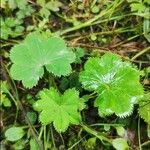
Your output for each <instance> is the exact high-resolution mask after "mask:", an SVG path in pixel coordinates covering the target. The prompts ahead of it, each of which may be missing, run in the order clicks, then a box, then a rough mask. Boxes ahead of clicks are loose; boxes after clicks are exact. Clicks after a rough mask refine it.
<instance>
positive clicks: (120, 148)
mask: <svg viewBox="0 0 150 150" xmlns="http://www.w3.org/2000/svg"><path fill="white" fill-rule="evenodd" d="M112 144H113V147H114V148H116V150H127V149H128V148H129V146H128V144H127V141H126V140H125V139H123V138H117V139H114V140H113V141H112Z"/></svg>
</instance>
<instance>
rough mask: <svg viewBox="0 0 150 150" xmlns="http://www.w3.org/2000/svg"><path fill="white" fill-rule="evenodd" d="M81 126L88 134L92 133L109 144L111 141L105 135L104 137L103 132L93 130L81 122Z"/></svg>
mask: <svg viewBox="0 0 150 150" xmlns="http://www.w3.org/2000/svg"><path fill="white" fill-rule="evenodd" d="M81 126H82V128H83V129H84V130H85V131H86V132H88V133H89V134H92V135H94V136H95V137H97V138H98V139H100V140H101V141H106V142H108V143H109V144H112V141H111V140H110V139H108V138H107V137H105V135H104V134H102V133H99V132H97V131H96V130H93V129H92V128H90V127H88V126H87V125H84V124H81Z"/></svg>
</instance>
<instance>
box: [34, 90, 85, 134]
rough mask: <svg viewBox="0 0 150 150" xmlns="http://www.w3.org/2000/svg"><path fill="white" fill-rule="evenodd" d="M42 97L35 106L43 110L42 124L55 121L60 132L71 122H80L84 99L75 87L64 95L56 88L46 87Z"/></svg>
mask: <svg viewBox="0 0 150 150" xmlns="http://www.w3.org/2000/svg"><path fill="white" fill-rule="evenodd" d="M40 98H41V99H40V100H39V101H37V102H36V103H35V105H34V108H35V109H36V110H38V111H40V112H41V113H40V116H39V120H40V121H41V122H42V124H45V125H47V124H50V123H51V122H53V125H54V127H55V129H56V130H57V131H58V132H64V131H65V130H66V129H67V128H68V126H69V124H79V123H80V121H81V116H80V113H79V110H81V108H82V107H83V99H80V98H79V92H77V91H76V90H75V89H69V90H67V91H66V92H65V93H64V94H63V95H59V93H58V92H57V90H56V89H54V88H50V89H49V90H48V89H45V90H43V91H41V92H40Z"/></svg>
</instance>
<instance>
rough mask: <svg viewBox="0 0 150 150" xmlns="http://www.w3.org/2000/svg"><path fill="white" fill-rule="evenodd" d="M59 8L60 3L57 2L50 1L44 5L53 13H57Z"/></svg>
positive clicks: (55, 0)
mask: <svg viewBox="0 0 150 150" xmlns="http://www.w3.org/2000/svg"><path fill="white" fill-rule="evenodd" d="M61 6H62V3H61V2H59V1H57V0H54V1H50V2H48V3H47V4H46V5H45V7H46V8H48V9H49V10H51V11H54V12H57V11H59V8H60V7H61Z"/></svg>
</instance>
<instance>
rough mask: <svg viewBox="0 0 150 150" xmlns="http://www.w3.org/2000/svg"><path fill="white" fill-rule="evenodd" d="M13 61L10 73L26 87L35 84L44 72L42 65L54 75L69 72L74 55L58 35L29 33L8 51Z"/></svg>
mask: <svg viewBox="0 0 150 150" xmlns="http://www.w3.org/2000/svg"><path fill="white" fill-rule="evenodd" d="M10 59H11V61H12V62H13V65H12V67H11V70H10V72H11V75H12V77H13V78H14V79H15V80H22V82H23V85H24V86H25V87H28V88H32V87H33V86H35V85H36V84H37V82H38V80H39V78H41V77H42V76H43V74H44V67H45V68H46V70H48V71H49V72H51V73H53V74H54V75H56V76H61V75H68V74H69V73H71V65H70V64H71V63H72V62H74V60H75V55H74V53H73V52H72V51H69V50H68V49H67V47H66V44H65V41H64V40H63V39H61V38H59V37H51V38H46V37H45V36H42V35H39V34H35V33H32V34H29V35H28V36H27V37H26V39H25V41H24V42H23V43H21V44H18V45H16V46H14V47H13V48H12V50H11V52H10Z"/></svg>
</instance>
